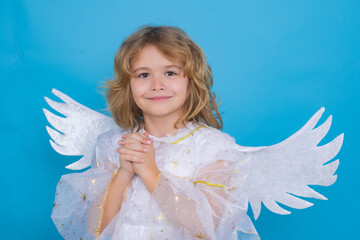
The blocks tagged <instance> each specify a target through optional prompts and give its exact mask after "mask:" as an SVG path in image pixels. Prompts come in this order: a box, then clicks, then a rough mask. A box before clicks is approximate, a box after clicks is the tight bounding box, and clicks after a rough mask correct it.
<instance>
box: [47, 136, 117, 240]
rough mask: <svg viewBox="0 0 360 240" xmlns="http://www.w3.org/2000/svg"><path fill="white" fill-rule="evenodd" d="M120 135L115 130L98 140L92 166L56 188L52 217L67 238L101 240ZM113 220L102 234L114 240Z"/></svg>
mask: <svg viewBox="0 0 360 240" xmlns="http://www.w3.org/2000/svg"><path fill="white" fill-rule="evenodd" d="M117 135H118V134H116V133H115V132H114V131H113V130H112V131H110V132H107V133H105V134H103V135H100V136H99V137H98V138H97V141H96V147H95V150H94V151H95V155H94V156H95V158H94V159H93V161H92V166H91V168H90V169H88V170H87V171H84V172H81V173H71V174H66V175H63V176H62V177H61V179H60V181H59V183H58V185H57V187H56V196H55V202H54V205H53V211H52V215H51V218H52V220H53V221H54V223H55V225H56V227H57V229H58V231H59V233H60V234H61V235H62V236H63V238H64V239H84V240H85V239H97V238H99V228H100V224H101V218H102V207H103V202H104V200H105V197H106V195H107V190H108V185H109V183H110V182H111V180H112V178H113V177H114V176H115V174H116V172H117V169H118V167H119V161H118V159H119V158H118V153H117V152H116V151H115V150H116V146H117V145H116V142H117V140H118V139H117ZM114 219H116V216H115V217H114V218H113V221H112V222H111V223H110V224H109V225H108V226H107V227H106V229H105V230H104V231H103V232H102V234H101V239H107V238H110V236H111V234H112V233H113V228H114V225H115V222H114Z"/></svg>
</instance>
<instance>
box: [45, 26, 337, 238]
mask: <svg viewBox="0 0 360 240" xmlns="http://www.w3.org/2000/svg"><path fill="white" fill-rule="evenodd" d="M114 70H115V79H114V80H113V81H108V82H107V87H108V92H107V102H108V104H109V109H110V110H111V113H112V117H113V120H114V121H115V123H116V125H115V124H113V123H112V122H111V121H110V120H109V118H107V117H105V116H100V115H99V113H94V112H93V111H91V110H90V109H87V108H86V107H84V106H82V105H80V104H78V103H77V102H75V101H74V100H72V99H70V98H69V97H67V96H66V95H64V94H62V93H60V92H58V91H55V90H54V93H55V94H56V95H57V96H59V97H60V98H62V99H63V100H64V101H65V104H63V105H60V104H59V103H55V102H53V101H51V100H50V99H46V100H47V102H48V103H49V104H50V106H52V107H53V108H54V109H56V110H58V111H59V112H63V113H64V115H65V116H66V117H67V119H66V120H68V121H67V122H66V123H65V120H60V119H59V118H56V117H54V116H52V115H51V114H50V113H49V112H48V111H45V114H46V116H47V118H48V119H49V121H50V123H51V124H52V125H54V127H55V128H57V129H58V130H59V131H61V132H63V133H64V135H63V136H59V135H57V133H55V131H54V130H51V129H50V128H48V132H49V134H50V136H51V137H52V138H53V139H54V140H55V142H56V143H57V144H59V145H61V146H59V145H57V144H55V143H53V142H52V146H53V147H54V148H55V150H57V151H58V152H60V153H62V154H66V155H75V154H76V153H77V155H85V156H84V158H83V159H81V160H80V161H79V162H78V163H74V164H72V165H71V166H70V167H69V168H72V169H82V168H84V167H87V166H88V165H89V164H87V163H86V162H88V161H89V158H91V168H90V169H88V170H87V171H84V172H82V173H72V174H67V175H63V176H62V178H61V180H60V182H59V184H58V186H57V191H56V198H55V203H54V207H53V212H52V216H51V217H52V219H53V221H54V223H55V225H56V227H57V229H58V231H59V232H60V233H61V234H62V236H63V237H64V238H65V239H238V234H237V231H239V232H240V233H239V234H240V235H239V236H240V239H259V237H258V235H257V232H256V230H255V228H254V227H253V225H252V223H251V221H250V219H249V217H248V216H247V214H246V213H247V208H248V202H250V204H251V206H252V208H253V211H254V214H255V217H256V218H257V217H258V215H259V213H260V205H261V202H263V203H264V204H265V206H267V207H268V208H269V209H270V210H272V211H274V212H277V213H280V214H286V213H289V212H287V211H286V210H284V209H282V208H281V207H280V206H278V205H277V204H276V203H275V201H278V202H281V203H283V204H285V205H287V206H290V207H294V208H305V207H308V206H310V205H311V204H310V203H308V202H306V201H304V200H301V199H298V198H296V197H294V196H292V195H290V194H287V192H289V193H293V194H296V195H300V196H305V197H315V198H320V199H324V197H323V196H322V195H320V194H318V193H316V192H315V191H313V190H312V189H310V188H308V187H307V185H308V184H310V183H311V184H314V183H315V184H318V185H330V184H332V183H333V182H334V181H335V179H334V177H336V176H333V173H334V172H335V170H336V168H337V164H338V161H334V162H332V163H330V164H327V165H322V164H318V163H319V162H322V163H326V162H327V161H328V160H330V159H332V158H333V157H334V156H335V155H336V154H337V152H338V151H339V149H340V147H341V143H342V135H341V136H339V137H338V138H336V139H335V140H334V141H332V142H331V143H330V144H331V145H329V146H327V147H326V148H322V149H321V147H320V148H318V147H316V145H317V144H318V142H319V141H320V140H321V139H322V138H323V137H324V135H325V134H326V132H327V130H328V128H329V127H330V120H329V121H326V122H325V123H324V124H323V125H322V126H321V127H319V128H317V129H315V130H313V131H312V129H313V128H314V126H315V124H316V122H317V121H318V120H319V118H320V116H321V113H322V111H323V109H321V110H320V111H319V112H318V113H317V114H315V116H314V117H313V118H312V119H311V120H310V121H309V122H308V123H307V124H306V125H305V126H304V127H303V128H302V129H301V130H300V131H299V132H297V133H296V134H294V135H293V136H292V137H290V138H289V139H287V140H286V141H284V142H283V143H281V144H278V145H275V146H271V147H267V148H246V147H241V146H239V145H237V144H236V143H235V140H234V138H232V137H230V136H229V135H228V134H226V133H222V132H221V131H220V130H221V129H222V120H221V116H220V114H219V111H218V106H217V104H216V103H215V94H214V93H212V91H211V87H212V74H211V69H210V67H209V66H208V64H207V61H206V57H205V55H204V53H203V51H202V50H201V49H200V47H199V46H198V45H196V44H195V43H194V42H193V41H192V40H191V39H190V38H189V37H188V36H187V35H186V33H185V32H184V31H182V30H181V29H179V28H177V27H168V26H159V27H152V26H145V27H142V28H140V29H139V30H137V31H136V32H135V33H133V34H132V35H131V36H130V37H128V38H127V39H126V40H125V41H124V42H123V44H122V45H121V47H120V49H119V51H118V52H117V54H116V57H115V61H114ZM61 121H64V122H63V123H61ZM65 125H66V126H65ZM79 129H82V130H79ZM74 132H75V133H74ZM66 137H67V140H66ZM64 138H65V140H64ZM69 139H70V140H69ZM95 139H96V142H95ZM294 143H295V144H294ZM309 143H311V146H310V145H309ZM66 145H67V146H66ZM318 149H321V150H318ZM315 151H318V152H316V153H315ZM319 152H320V154H319ZM298 153H301V154H298ZM300 155H301V156H300ZM289 156H291V157H292V158H291V159H292V160H293V161H288V158H289ZM84 162H85V163H84ZM297 162H298V163H297ZM274 163H276V164H274ZM265 169H266V171H265ZM309 169H310V170H312V171H308V170H309ZM299 174H300V175H299ZM304 175H305V176H304ZM264 180H266V181H264ZM280 190H281V191H280Z"/></svg>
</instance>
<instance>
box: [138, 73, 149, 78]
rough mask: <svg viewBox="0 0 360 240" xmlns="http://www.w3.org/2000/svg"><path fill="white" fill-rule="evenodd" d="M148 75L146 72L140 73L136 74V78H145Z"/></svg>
mask: <svg viewBox="0 0 360 240" xmlns="http://www.w3.org/2000/svg"><path fill="white" fill-rule="evenodd" d="M148 76H149V74H148V73H141V74H140V75H138V78H146V77H148Z"/></svg>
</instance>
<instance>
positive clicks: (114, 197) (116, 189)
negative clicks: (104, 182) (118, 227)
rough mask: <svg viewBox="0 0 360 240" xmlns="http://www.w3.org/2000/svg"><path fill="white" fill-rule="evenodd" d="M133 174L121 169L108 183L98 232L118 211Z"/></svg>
mask: <svg viewBox="0 0 360 240" xmlns="http://www.w3.org/2000/svg"><path fill="white" fill-rule="evenodd" d="M132 177H133V174H131V173H129V172H127V171H124V170H122V169H121V168H120V169H119V170H118V171H117V173H116V175H115V177H114V178H113V180H112V181H111V183H110V185H109V190H108V195H107V197H106V200H105V203H104V206H103V216H102V221H101V227H100V233H101V232H102V231H103V230H104V229H105V228H106V226H107V225H108V224H109V223H110V222H111V220H112V218H113V217H114V216H115V215H116V213H117V212H118V211H120V208H121V205H122V201H123V196H124V192H125V189H126V187H127V185H128V184H130V182H131V180H132Z"/></svg>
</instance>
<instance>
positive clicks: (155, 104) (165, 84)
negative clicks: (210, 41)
mask: <svg viewBox="0 0 360 240" xmlns="http://www.w3.org/2000/svg"><path fill="white" fill-rule="evenodd" d="M131 71H132V72H133V76H132V77H131V79H130V87H131V91H132V95H133V97H134V100H135V103H136V105H137V106H138V107H139V108H140V109H141V110H142V113H143V116H144V119H145V121H146V119H149V118H154V117H155V118H159V117H162V118H167V119H169V120H177V119H178V118H179V117H180V116H181V114H182V112H181V107H182V106H183V104H184V102H185V100H186V94H187V87H188V81H189V80H188V78H187V77H186V76H184V72H183V66H182V65H181V64H180V62H177V61H173V60H170V59H168V58H166V57H165V56H164V55H163V54H162V53H161V52H160V51H159V50H158V49H157V48H156V47H155V46H153V45H148V46H145V47H144V48H143V49H142V50H141V51H140V52H139V54H138V56H137V58H136V60H135V61H134V63H133V64H132V66H131Z"/></svg>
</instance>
